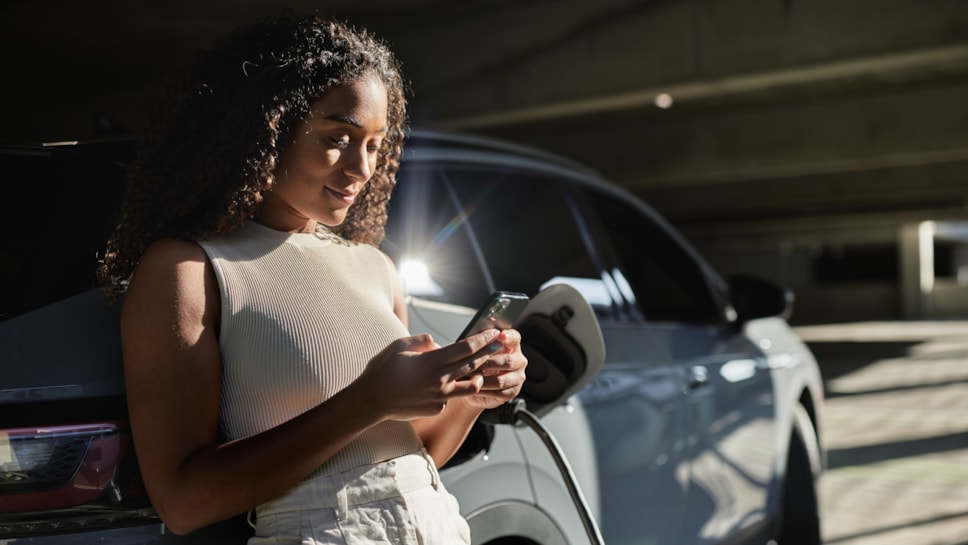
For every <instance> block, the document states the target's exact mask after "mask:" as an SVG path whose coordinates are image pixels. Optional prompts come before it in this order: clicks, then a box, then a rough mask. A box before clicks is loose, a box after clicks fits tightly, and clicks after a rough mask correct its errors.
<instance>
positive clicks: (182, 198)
mask: <svg viewBox="0 0 968 545" xmlns="http://www.w3.org/2000/svg"><path fill="white" fill-rule="evenodd" d="M405 107H406V102H405V98H404V92H403V83H402V78H401V76H400V73H399V70H398V68H397V64H396V61H395V60H394V58H393V56H392V54H391V53H390V51H389V50H388V49H387V48H386V47H385V46H384V45H382V44H381V43H380V42H378V41H377V40H375V39H374V38H373V37H371V36H370V35H368V34H367V33H366V32H364V31H355V30H353V29H351V28H349V27H347V26H345V25H343V24H340V23H337V22H332V21H325V20H322V19H319V18H305V19H302V18H283V19H278V20H271V21H265V22H263V23H261V24H259V25H256V26H254V27H252V28H249V29H246V30H243V31H237V32H235V33H234V34H232V35H231V36H229V37H228V38H227V39H226V40H223V41H221V42H220V43H219V44H218V46H217V47H216V49H215V50H214V51H213V52H212V53H211V54H209V55H207V56H204V57H201V58H200V59H199V60H198V61H197V62H196V65H195V68H194V69H193V70H192V71H191V72H190V73H188V74H187V75H186V77H185V79H184V80H183V82H182V84H181V85H180V86H178V87H176V88H175V90H174V91H173V92H171V93H170V94H169V100H168V102H167V103H166V108H165V110H164V111H163V115H162V116H161V117H160V118H159V119H158V120H157V121H156V122H155V123H154V124H153V125H152V126H151V127H150V129H149V131H148V132H147V135H146V136H145V139H144V141H143V144H142V147H141V151H140V153H139V156H138V158H137V160H136V161H135V163H134V164H133V165H132V170H131V173H130V187H129V191H128V194H127V196H126V200H125V204H124V208H123V212H122V218H121V222H120V224H119V226H118V228H117V230H116V232H115V234H114V236H113V237H112V239H111V241H110V242H109V244H108V252H107V254H106V259H105V263H104V265H103V266H102V269H101V271H100V272H101V276H102V279H103V280H104V281H105V283H106V284H107V285H108V286H109V287H111V288H112V289H114V290H115V292H120V291H121V290H122V289H125V293H124V300H123V306H122V318H121V320H122V326H121V327H122V343H123V355H124V365H125V380H126V385H127V392H128V400H129V401H128V403H129V412H130V418H131V425H132V432H133V435H134V441H135V446H136V448H137V451H138V458H139V461H140V464H141V471H142V474H143V477H144V480H145V484H146V485H147V488H148V492H149V495H150V497H151V500H152V503H153V504H154V506H155V508H156V509H157V511H158V513H159V515H160V516H161V518H162V520H163V521H164V522H165V524H166V525H167V526H168V527H169V528H170V529H171V530H172V531H174V532H175V533H186V532H190V531H192V530H194V529H197V528H199V527H202V526H204V525H208V524H210V523H213V522H216V521H218V520H221V519H225V518H227V517H230V516H233V515H236V514H239V513H244V512H246V511H249V510H253V509H254V512H255V516H256V525H255V526H256V533H255V536H254V537H253V538H252V539H251V541H250V543H251V544H261V543H346V542H349V543H380V542H385V543H417V542H420V543H461V542H468V541H469V536H468V535H467V534H468V530H467V525H466V523H465V522H464V521H463V519H461V518H460V515H459V513H458V512H457V506H456V502H455V500H454V498H453V497H452V496H451V495H450V494H448V493H447V491H446V490H445V489H444V488H443V486H442V485H441V484H440V481H439V476H438V474H437V471H436V468H437V467H439V466H441V465H442V464H443V463H444V462H446V460H447V459H448V458H450V457H451V456H452V455H453V453H454V452H455V451H456V450H457V448H458V447H459V446H460V444H461V442H462V441H463V440H464V438H465V437H466V434H467V433H468V431H469V429H470V427H471V425H472V424H473V422H474V421H475V420H476V418H477V416H478V415H479V414H480V413H481V411H482V410H484V409H485V408H489V407H495V406H497V405H500V404H501V403H503V402H505V401H507V400H510V399H512V398H514V397H515V396H516V395H517V393H518V391H519V390H520V388H521V385H522V383H523V381H524V378H525V375H524V369H525V366H526V364H527V360H526V359H525V358H524V356H523V355H522V353H521V350H520V336H519V334H518V333H517V332H516V331H513V330H508V331H504V332H498V331H495V330H489V331H485V332H483V333H480V334H478V335H474V336H472V337H469V338H468V339H466V340H464V341H460V342H457V343H455V344H452V345H449V346H446V347H443V348H441V347H439V346H437V345H436V344H435V343H434V342H433V340H432V339H431V338H430V336H429V335H418V336H409V335H408V332H407V330H406V312H405V306H404V304H403V296H402V294H401V292H400V289H399V286H398V284H397V282H396V275H395V272H394V269H393V265H392V264H391V263H390V261H389V258H388V257H386V256H385V255H384V254H382V253H381V252H380V251H379V250H377V249H376V247H375V245H376V244H378V243H379V242H380V240H381V239H382V236H383V228H384V225H385V221H386V207H387V201H388V200H389V197H390V192H391V190H392V188H393V185H394V182H395V174H396V171H397V167H398V158H399V156H400V152H401V149H402V145H403V138H404V131H405Z"/></svg>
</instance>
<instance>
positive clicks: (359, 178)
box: [256, 76, 388, 232]
mask: <svg viewBox="0 0 968 545" xmlns="http://www.w3.org/2000/svg"><path fill="white" fill-rule="evenodd" d="M387 129H388V127H387V91H386V87H385V86H384V85H383V83H382V82H381V81H380V80H379V79H378V78H375V77H371V76H367V77H364V78H363V79H360V80H357V81H355V82H352V83H349V84H347V85H342V86H338V87H333V88H332V89H330V90H329V91H327V92H326V94H324V95H323V96H322V97H321V98H320V99H319V100H317V101H316V102H315V103H314V104H313V107H312V110H311V111H310V113H309V115H308V116H307V117H306V119H304V120H303V121H302V122H301V123H300V124H299V126H298V127H297V128H296V130H295V131H294V135H293V140H292V142H291V143H290V144H289V147H288V148H287V149H286V151H285V152H284V153H283V155H282V158H281V159H280V162H279V166H278V167H277V168H276V172H275V182H274V183H273V186H272V189H271V190H270V191H267V192H266V193H265V198H264V200H263V202H262V205H261V206H260V207H259V211H258V213H257V214H256V221H258V222H259V223H262V224H264V225H266V226H267V227H271V228H273V229H278V230H281V231H290V232H297V231H302V232H315V231H316V223H317V222H319V223H322V224H324V225H328V226H335V225H339V224H340V223H342V222H343V220H344V219H345V218H346V211H347V210H348V209H349V207H350V205H352V204H353V201H354V199H355V198H356V196H357V195H358V194H359V193H360V191H362V190H363V187H364V186H365V185H366V182H367V181H368V180H369V179H370V176H372V175H373V170H374V169H375V168H376V161H377V156H378V153H379V150H380V147H381V146H382V145H383V139H384V137H385V136H386V133H387Z"/></svg>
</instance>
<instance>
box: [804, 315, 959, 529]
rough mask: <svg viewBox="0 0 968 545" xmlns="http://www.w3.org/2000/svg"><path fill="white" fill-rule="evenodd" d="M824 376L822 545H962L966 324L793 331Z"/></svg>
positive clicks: (857, 325) (861, 325)
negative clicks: (826, 466)
mask: <svg viewBox="0 0 968 545" xmlns="http://www.w3.org/2000/svg"><path fill="white" fill-rule="evenodd" d="M796 329H797V332H798V333H799V334H800V335H801V336H802V337H803V339H804V340H805V341H806V342H807V343H808V344H809V345H810V348H811V349H812V350H813V351H814V354H815V355H816V357H817V360H818V362H819V363H820V367H821V371H822V373H823V376H824V382H825V384H826V391H827V403H826V408H825V411H824V426H825V432H824V435H825V437H824V440H825V442H826V447H827V449H828V462H829V471H828V472H827V474H826V475H825V476H824V479H823V481H822V483H821V489H820V494H821V502H822V506H821V509H822V513H823V524H824V530H823V534H824V540H825V543H826V544H827V545H874V544H877V545H968V321H963V322H953V321H951V322H903V323H899V322H890V323H888V322H876V323H874V322H870V323H854V324H838V325H819V326H803V327H798V328H796Z"/></svg>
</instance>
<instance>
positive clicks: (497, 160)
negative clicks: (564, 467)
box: [0, 131, 824, 545]
mask: <svg viewBox="0 0 968 545" xmlns="http://www.w3.org/2000/svg"><path fill="white" fill-rule="evenodd" d="M129 153H130V144H129V143H113V144H99V145H66V146H65V145H62V146H48V147H31V146H24V147H12V146H8V147H5V148H2V149H0V161H2V163H3V172H4V176H5V179H4V184H5V188H4V189H5V190H6V192H7V195H8V198H7V199H4V203H5V204H4V206H5V207H7V208H8V209H7V210H5V211H4V213H3V214H2V215H0V218H2V219H0V222H2V225H3V232H4V234H5V235H6V240H5V243H4V247H3V248H2V250H0V265H2V268H0V270H2V271H3V272H2V274H3V278H2V281H3V282H2V285H3V286H4V287H3V292H2V296H0V362H2V365H3V373H0V541H3V540H9V541H7V543H11V544H20V543H31V544H48V543H57V544H62V543H77V544H81V543H83V544H88V543H93V542H98V541H99V540H100V541H102V542H110V543H120V544H141V543H145V544H147V543H153V544H155V543H156V544H167V543H206V544H220V543H236V544H237V543H242V542H244V539H245V536H246V535H247V532H248V528H247V526H246V525H245V524H244V522H243V521H242V520H241V519H239V520H231V521H227V522H226V523H223V524H219V525H216V526H213V527H210V528H206V529H203V530H200V531H198V532H195V533H194V534H191V535H188V536H181V537H179V536H175V535H172V534H169V533H166V532H165V531H164V528H163V526H162V525H161V523H160V522H159V521H158V519H157V518H156V517H155V515H154V512H153V510H152V509H151V506H150V504H149V503H148V502H147V498H146V496H145V495H144V491H143V489H142V488H141V487H140V480H139V478H138V471H137V466H136V464H135V460H134V456H133V449H132V447H131V444H130V436H129V435H128V433H127V424H126V421H125V419H126V410H125V403H124V397H123V396H124V392H123V381H122V379H121V365H120V355H119V349H118V334H117V323H116V321H117V316H116V313H117V309H115V308H111V307H109V306H107V305H106V303H105V301H104V298H103V296H102V295H101V292H100V291H99V290H98V289H97V288H96V287H95V285H94V272H93V271H94V268H95V265H96V252H98V251H100V249H101V248H102V247H103V244H104V240H106V238H107V235H108V233H109V230H110V227H111V225H112V223H113V221H114V214H115V210H116V205H117V201H118V198H119V195H120V193H121V191H122V187H123V178H124V167H123V165H124V161H125V160H126V158H127V155H128V154H129ZM41 199H43V202H45V203H47V206H48V207H54V208H55V209H57V208H58V207H59V210H60V212H61V217H62V218H63V223H62V226H63V229H62V232H61V233H60V235H61V236H59V237H56V236H55V237H52V236H51V232H50V230H49V229H45V230H43V231H37V232H34V230H33V229H31V228H30V226H29V225H26V224H24V222H23V221H22V219H21V218H22V214H19V213H18V211H17V210H12V209H10V207H13V206H20V205H22V203H28V202H32V201H38V200H41ZM48 210H49V208H48ZM383 249H384V250H385V251H386V252H387V253H389V254H390V255H391V256H392V257H393V258H394V259H395V260H396V261H397V263H398V266H399V268H400V270H401V272H402V273H403V274H404V281H405V284H406V286H407V289H408V292H409V304H410V318H411V322H412V323H411V329H412V330H413V331H414V332H415V333H416V332H418V331H430V332H433V333H434V334H435V337H437V338H438V340H444V341H446V340H448V339H452V338H453V337H455V336H456V335H457V333H458V332H459V331H460V330H461V328H462V327H463V326H464V325H465V324H466V321H467V319H468V317H469V316H470V314H471V313H472V311H473V309H474V308H476V307H477V306H479V305H480V304H481V303H482V302H483V301H484V300H485V298H486V297H487V295H488V294H490V293H491V292H492V291H495V290H505V291H517V292H524V293H527V294H529V295H534V294H535V293H537V292H538V291H539V290H540V289H542V288H543V287H544V286H547V285H550V284H555V283H566V284H570V285H571V286H573V287H574V288H576V289H577V290H578V291H579V292H580V293H581V294H582V295H583V296H584V298H585V299H586V300H587V301H588V302H589V303H590V305H591V307H592V309H593V310H594V312H595V314H596V316H597V318H598V321H599V324H600V327H601V331H602V335H603V338H604V341H605V347H606V357H605V363H604V366H603V367H602V369H601V371H600V372H599V373H598V374H597V376H595V377H593V378H592V377H580V376H575V375H576V374H580V373H576V372H574V370H569V369H553V368H547V367H543V366H542V365H535V364H532V365H530V366H529V368H528V373H529V377H531V379H532V380H533V381H536V382H537V381H540V380H542V378H543V377H546V376H547V375H548V374H549V373H560V374H563V375H566V376H568V378H569V380H570V381H572V382H573V381H575V380H590V382H589V383H588V384H587V385H586V386H584V387H583V388H582V389H581V390H579V391H578V393H577V394H576V395H573V396H568V397H567V398H566V399H562V396H560V395H556V393H555V392H552V393H548V392H537V391H532V392H530V393H527V394H526V397H527V396H530V397H531V399H529V402H530V403H532V404H534V405H537V406H539V407H543V408H544V410H542V411H541V413H542V414H543V416H542V423H543V424H544V425H545V427H547V428H548V429H550V430H551V431H552V433H553V435H554V436H555V437H556V439H557V440H558V442H559V443H560V444H561V446H562V448H563V450H564V452H565V454H566V456H567V458H568V461H569V462H570V463H571V466H572V469H573V470H574V474H575V476H576V477H577V480H578V483H579V485H580V486H581V489H582V491H583V492H584V495H585V498H586V499H587V501H588V504H589V505H590V506H591V507H592V511H593V512H594V514H595V517H596V519H597V520H598V522H599V525H600V527H601V531H602V534H603V535H604V538H605V541H606V542H607V543H609V544H610V545H617V544H625V543H650V544H656V545H673V544H674V545H683V544H689V545H692V544H697V545H698V544H740V543H749V544H754V543H755V544H763V543H766V542H768V541H769V540H771V539H772V540H775V541H777V542H779V543H780V544H781V545H819V544H820V529H819V524H820V523H819V516H818V511H819V510H818V505H817V488H816V484H817V479H818V478H819V476H820V474H821V472H822V469H823V465H824V451H823V449H822V447H821V443H820V435H819V430H820V429H821V428H820V416H821V409H822V403H823V395H822V389H821V381H820V374H819V371H818V368H817V364H816V362H815V361H814V358H813V356H812V355H811V353H810V352H809V350H808V349H807V348H806V347H805V346H804V344H803V343H802V342H801V341H800V340H799V339H798V338H797V337H796V336H795V335H794V334H793V333H792V332H791V331H790V329H789V327H788V326H787V324H786V321H785V318H786V317H787V316H788V314H789V312H790V310H791V304H792V297H791V296H790V294H789V292H788V291H787V290H784V289H782V288H780V287H777V286H774V285H773V284H771V283H769V282H767V281H765V280H759V279H755V278H748V277H746V278H732V279H729V280H724V279H722V278H720V277H719V275H717V274H716V273H715V272H714V271H713V270H711V268H710V267H709V266H708V265H707V264H706V263H705V262H704V261H703V259H702V258H701V257H700V256H698V255H697V254H696V253H695V252H694V251H693V250H692V249H691V248H690V246H689V245H688V244H687V243H686V242H685V241H684V240H683V239H682V238H681V237H680V236H679V235H677V234H676V233H675V231H674V230H673V229H671V228H670V226H669V225H667V224H666V223H665V222H664V221H663V220H662V219H661V218H660V217H658V216H657V215H656V214H655V212H653V211H652V210H651V209H649V208H648V207H647V206H646V205H645V204H643V203H642V202H641V201H639V200H637V199H636V198H634V197H633V196H631V195H630V194H628V193H627V192H625V191H622V190H621V189H619V188H617V187H616V186H614V185H612V184H610V183H608V182H607V181H605V180H603V179H601V178H600V177H598V176H597V175H596V174H594V173H593V172H591V171H589V170H588V169H586V168H584V167H581V166H579V165H575V164H572V163H569V162H567V161H564V160H562V159H560V158H556V157H553V156H550V155H547V154H544V153H541V152H536V151H533V150H528V149H523V148H520V147H517V146H514V145H511V144H507V143H502V142H495V141H492V140H485V139H479V138H474V137H468V136H458V135H449V134H440V133H432V132H419V131H415V132H414V133H413V134H412V135H411V138H410V141H409V143H408V146H407V151H406V154H405V157H404V160H403V164H402V167H401V172H400V181H399V184H398V188H397V191H396V193H395V194H394V196H393V199H392V200H391V203H390V224H389V225H388V236H387V240H386V242H385V244H384V246H383ZM526 340H527V339H526ZM539 398H540V399H539ZM443 477H444V479H445V480H446V483H447V485H448V487H449V489H450V490H451V491H452V492H453V493H454V494H455V495H456V496H457V497H458V499H459V500H460V504H461V506H462V509H463V510H464V514H465V516H466V517H467V518H468V521H469V523H470V525H471V528H472V535H473V538H474V541H475V543H479V544H484V543H490V544H497V543H501V544H508V543H517V544H540V545H550V544H566V545H576V544H583V543H587V542H588V539H587V537H586V534H585V530H584V529H583V527H582V525H581V522H580V519H579V517H578V514H577V512H576V508H575V505H574V504H573V503H572V500H571V499H570V497H569V495H568V489H567V487H566V486H565V483H564V482H563V479H562V476H561V474H560V473H559V471H558V469H557V467H556V466H555V464H554V462H553V460H552V458H551V456H550V455H549V453H548V451H547V450H546V449H545V447H544V445H543V444H542V443H541V442H540V441H539V439H538V438H537V437H536V435H535V434H534V433H533V432H532V430H530V429H528V428H525V427H512V426H502V425H498V426H492V425H489V424H483V423H479V424H478V425H477V426H476V427H475V430H474V431H473V432H472V434H471V437H470V438H469V439H468V441H467V442H466V444H465V446H464V448H463V449H462V451H461V452H460V453H459V454H458V456H457V457H456V458H455V460H453V461H452V462H451V463H450V464H448V466H447V468H446V469H445V470H444V471H443Z"/></svg>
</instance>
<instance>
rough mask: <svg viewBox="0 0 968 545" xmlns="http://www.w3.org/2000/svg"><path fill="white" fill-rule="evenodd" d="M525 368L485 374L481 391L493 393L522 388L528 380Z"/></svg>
mask: <svg viewBox="0 0 968 545" xmlns="http://www.w3.org/2000/svg"><path fill="white" fill-rule="evenodd" d="M526 378H527V377H526V375H525V373H524V370H519V371H512V372H508V373H500V374H496V375H484V384H483V386H481V391H486V392H488V393H491V392H493V391H499V390H507V389H513V388H520V387H521V386H523V385H524V381H525V380H526Z"/></svg>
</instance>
